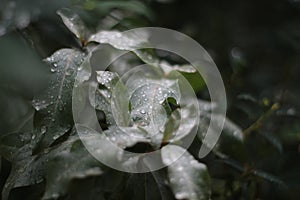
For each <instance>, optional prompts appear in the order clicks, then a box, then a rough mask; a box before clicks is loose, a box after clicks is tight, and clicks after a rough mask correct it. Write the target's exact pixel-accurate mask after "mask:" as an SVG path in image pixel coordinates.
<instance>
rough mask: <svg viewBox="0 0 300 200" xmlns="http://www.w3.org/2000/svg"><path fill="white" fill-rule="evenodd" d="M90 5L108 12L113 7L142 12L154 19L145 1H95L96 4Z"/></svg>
mask: <svg viewBox="0 0 300 200" xmlns="http://www.w3.org/2000/svg"><path fill="white" fill-rule="evenodd" d="M89 7H91V8H93V7H95V8H96V9H97V10H99V11H100V12H102V13H103V12H108V11H110V10H112V9H116V8H117V9H120V10H127V11H131V12H134V13H137V14H141V15H144V16H146V17H147V18H148V19H150V20H153V19H154V13H153V12H152V11H151V10H150V9H149V7H147V6H145V4H144V3H142V2H139V1H127V2H125V1H100V2H97V3H96V2H94V4H92V5H89Z"/></svg>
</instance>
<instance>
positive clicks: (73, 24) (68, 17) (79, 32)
mask: <svg viewBox="0 0 300 200" xmlns="http://www.w3.org/2000/svg"><path fill="white" fill-rule="evenodd" d="M57 14H58V15H59V16H60V17H61V19H62V20H63V22H64V24H65V25H66V26H67V27H68V29H69V30H70V31H71V32H72V33H74V35H75V36H76V37H77V38H78V39H80V41H82V42H84V41H85V40H86V38H87V36H88V33H87V28H86V27H85V25H84V23H83V21H81V19H80V17H79V16H78V15H77V14H76V13H74V12H73V11H72V10H70V9H67V8H64V9H61V10H59V11H57Z"/></svg>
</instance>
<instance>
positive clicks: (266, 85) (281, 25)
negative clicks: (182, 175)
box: [0, 0, 300, 199]
mask: <svg viewBox="0 0 300 200" xmlns="http://www.w3.org/2000/svg"><path fill="white" fill-rule="evenodd" d="M63 7H69V8H72V9H73V10H74V11H75V12H76V13H78V14H79V15H80V16H81V17H82V18H83V20H84V21H85V23H86V24H87V26H88V27H89V28H90V29H91V30H95V31H96V30H99V29H101V30H106V29H118V30H127V29H130V28H134V27H143V26H158V27H165V28H170V29H174V30H178V31H180V32H183V33H185V34H187V35H189V36H191V37H192V38H194V39H195V40H197V41H198V42H199V43H200V44H201V45H202V46H203V47H204V48H205V49H206V50H207V51H208V52H209V53H210V55H211V56H212V58H213V59H214V61H215V62H216V64H217V66H218V68H219V70H220V71H221V74H222V77H223V80H224V83H225V87H226V90H227V98H228V117H229V118H230V119H231V120H232V121H234V122H235V123H236V124H238V125H240V126H241V127H242V128H243V129H244V130H245V131H244V134H245V138H246V139H245V144H244V145H243V146H242V147H241V145H236V146H234V145H232V144H230V145H226V140H223V141H225V142H223V143H224V144H222V146H224V149H225V153H227V154H228V155H230V158H231V159H226V160H224V159H219V160H218V159H216V158H215V157H214V156H212V155H211V156H208V157H207V158H205V159H204V162H205V163H206V164H207V166H208V169H209V171H210V174H211V176H212V178H213V179H212V189H213V194H212V199H299V198H300V170H299V169H300V123H299V122H300V120H299V119H300V114H299V112H300V89H299V82H300V66H299V65H300V54H299V53H300V1H299V0H273V1H271V0H264V1H259V0H247V1H238V0H229V1H217V0H211V1H202V0H199V1H198V0H185V1H182V0H143V1H125V0H123V1H121V0H116V1H115V0H110V1H108V0H106V1H104V0H103V1H102V0H99V1H98V0H53V1H49V0H48V1H46V0H15V1H14V0H1V2H0V36H1V37H0V58H1V59H0V112H1V115H0V131H1V133H0V134H3V133H7V132H11V131H17V130H18V129H20V127H23V128H24V127H27V126H28V127H27V128H28V129H30V128H31V127H30V124H31V123H30V122H28V120H26V119H31V118H30V117H29V116H31V115H33V112H34V110H33V108H32V106H31V100H32V97H33V95H34V94H35V93H37V92H38V91H40V90H43V89H44V88H45V85H46V84H47V80H48V77H49V76H50V72H49V70H48V69H47V67H46V66H45V64H44V63H43V62H42V59H43V58H45V57H47V56H49V55H51V54H52V53H53V52H54V51H55V50H57V49H60V48H63V47H68V46H72V47H80V44H78V43H77V42H76V40H75V38H74V36H73V35H72V34H71V33H70V32H68V31H67V29H66V28H65V27H64V25H63V23H62V21H61V20H60V19H59V16H57V14H56V11H57V10H58V9H59V8H63ZM187 78H188V79H189V80H190V82H191V83H192V84H193V87H194V88H195V89H197V91H196V92H197V95H198V96H199V97H200V98H202V99H209V95H208V93H207V90H205V87H203V83H202V82H197V80H199V79H198V78H199V77H193V76H190V77H187ZM197 86H198V87H197ZM26 116H28V117H26ZM24 119H25V120H24ZM192 148H193V147H191V151H193V150H192ZM221 157H222V156H221ZM9 170H10V164H9V163H8V162H7V161H5V160H4V159H2V162H1V174H0V189H1V187H2V186H3V184H4V182H5V179H6V178H7V176H8V173H9ZM262 171H267V172H270V174H272V175H270V174H265V173H263V172H262ZM34 187H35V188H39V187H42V185H37V186H34ZM74 187H75V186H74ZM76 187H78V186H76ZM29 190H32V191H34V190H33V189H32V188H29ZM26 191H28V188H27V190H26ZM15 195H17V196H16V197H15V198H18V197H19V198H20V197H21V196H22V195H23V193H22V192H18V193H16V194H15ZM18 195H19V196H18ZM32 195H34V193H33V194H32ZM32 198H33V197H32ZM27 199H31V197H27Z"/></svg>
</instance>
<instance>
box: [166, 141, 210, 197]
mask: <svg viewBox="0 0 300 200" xmlns="http://www.w3.org/2000/svg"><path fill="white" fill-rule="evenodd" d="M162 160H163V163H164V164H166V165H168V175H169V179H170V186H171V188H172V190H173V192H174V194H175V197H176V199H209V198H210V178H209V175H208V172H207V169H206V166H205V165H204V164H202V163H199V162H198V161H197V160H195V159H194V158H193V156H192V155H190V154H189V153H188V152H187V151H186V150H185V149H183V148H181V147H179V146H175V145H167V146H165V147H163V148H162Z"/></svg>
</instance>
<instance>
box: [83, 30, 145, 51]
mask: <svg viewBox="0 0 300 200" xmlns="http://www.w3.org/2000/svg"><path fill="white" fill-rule="evenodd" d="M147 40H148V37H147V35H146V34H141V33H134V32H119V31H100V32H98V33H96V34H93V35H91V36H90V38H89V39H88V41H89V42H97V43H100V44H109V45H111V46H113V47H114V48H116V49H119V50H128V51H133V50H135V49H139V48H142V47H143V44H145V43H147Z"/></svg>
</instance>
